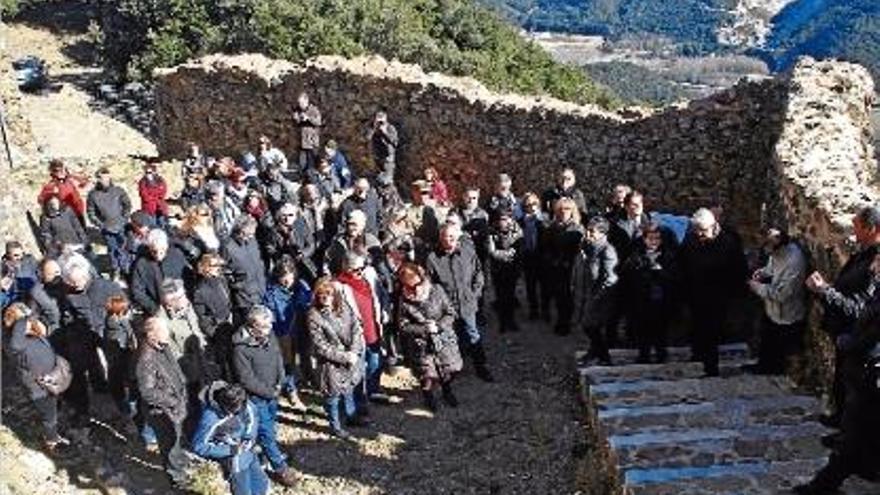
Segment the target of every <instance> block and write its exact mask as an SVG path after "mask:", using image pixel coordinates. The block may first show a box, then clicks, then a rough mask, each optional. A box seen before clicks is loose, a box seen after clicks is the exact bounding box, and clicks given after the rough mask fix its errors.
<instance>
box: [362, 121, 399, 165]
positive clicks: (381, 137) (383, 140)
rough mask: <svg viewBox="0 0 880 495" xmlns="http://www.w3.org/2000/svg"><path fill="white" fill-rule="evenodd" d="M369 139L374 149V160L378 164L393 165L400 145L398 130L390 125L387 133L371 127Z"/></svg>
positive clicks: (368, 134)
mask: <svg viewBox="0 0 880 495" xmlns="http://www.w3.org/2000/svg"><path fill="white" fill-rule="evenodd" d="M367 139H369V140H370V145H371V147H372V149H373V160H374V161H375V162H376V163H377V164H381V163H387V162H391V163H393V162H394V160H395V157H396V155H397V146H398V144H400V140H399V138H398V134H397V129H396V128H395V127H394V126H393V125H391V124H388V128H387V131H386V132H382V131H380V130H378V129H376V128H375V126H374V127H371V128H370V130H369V132H368V133H367Z"/></svg>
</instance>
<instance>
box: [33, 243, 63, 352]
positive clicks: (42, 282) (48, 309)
mask: <svg viewBox="0 0 880 495" xmlns="http://www.w3.org/2000/svg"><path fill="white" fill-rule="evenodd" d="M39 276H40V279H39V280H38V281H37V283H36V284H34V286H33V287H32V288H31V291H30V294H29V296H28V306H30V308H31V310H32V311H33V312H34V313H35V314H36V316H37V317H38V318H39V319H40V321H42V322H43V323H44V324H45V325H46V330H47V331H48V332H49V334H50V335H51V334H52V332H54V331H55V330H57V329H58V328H59V327H60V326H61V308H60V304H61V300H62V299H63V298H64V292H65V288H64V282H63V280H62V279H61V265H60V264H59V263H58V262H57V261H55V260H53V259H52V258H43V261H41V262H40V268H39Z"/></svg>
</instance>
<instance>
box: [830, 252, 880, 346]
mask: <svg viewBox="0 0 880 495" xmlns="http://www.w3.org/2000/svg"><path fill="white" fill-rule="evenodd" d="M878 252H880V245H874V246H869V247H867V248H864V249H861V250H859V252H857V253H855V254H853V255H852V256H850V258H849V259H848V260H846V263H845V264H844V265H843V268H841V269H840V272H838V274H837V277H836V278H835V279H834V283H833V284H831V287H829V288H828V289H826V290H824V291H822V293H820V296H821V301H822V305H823V308H824V309H825V311H824V314H823V318H822V328H823V329H824V330H825V331H826V332H828V333H830V334H831V335H833V336H837V335H840V334H844V333H851V332H852V331H853V330H854V329H855V324H856V321H858V319H859V317H860V316H861V314H862V313H863V312H864V311H865V309H866V307H867V303H868V301H870V300H871V299H872V297H873V290H874V284H873V283H872V282H873V278H874V277H873V275H872V274H871V269H870V266H871V263H872V262H873V261H874V257H875V256H876V255H877V253H878Z"/></svg>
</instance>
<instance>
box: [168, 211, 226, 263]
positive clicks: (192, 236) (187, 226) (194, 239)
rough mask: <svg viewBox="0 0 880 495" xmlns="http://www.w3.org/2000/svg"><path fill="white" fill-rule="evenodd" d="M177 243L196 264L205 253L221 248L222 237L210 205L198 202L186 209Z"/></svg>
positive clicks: (190, 261) (191, 261)
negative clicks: (219, 234)
mask: <svg viewBox="0 0 880 495" xmlns="http://www.w3.org/2000/svg"><path fill="white" fill-rule="evenodd" d="M177 243H178V245H179V246H180V248H181V250H182V251H183V253H184V254H185V255H186V259H187V261H188V262H189V263H190V265H195V264H196V263H197V262H198V261H199V259H200V258H201V257H202V255H203V254H205V253H216V252H218V251H219V250H220V239H219V237H218V236H217V232H216V231H215V230H214V218H213V215H212V213H211V208H209V207H208V205H206V204H203V203H202V204H197V205H195V206H192V207H190V208H189V209H188V210H187V211H186V215H185V216H184V219H183V222H181V224H180V228H179V229H178V231H177Z"/></svg>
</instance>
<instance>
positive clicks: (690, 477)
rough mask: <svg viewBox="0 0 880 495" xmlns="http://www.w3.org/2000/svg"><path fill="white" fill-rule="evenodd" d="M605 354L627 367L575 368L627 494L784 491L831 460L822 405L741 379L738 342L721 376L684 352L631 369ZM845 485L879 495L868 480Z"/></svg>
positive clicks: (743, 351)
mask: <svg viewBox="0 0 880 495" xmlns="http://www.w3.org/2000/svg"><path fill="white" fill-rule="evenodd" d="M611 354H612V360H613V361H614V362H616V363H633V364H622V365H619V366H610V367H601V366H591V367H584V368H580V369H579V374H580V383H581V386H582V388H583V392H584V394H585V398H586V399H587V401H588V404H591V411H592V414H594V415H595V416H596V418H597V420H598V424H599V425H600V430H601V432H602V433H603V434H604V435H607V438H608V444H609V446H610V448H611V450H612V451H613V455H612V456H611V459H613V462H614V463H616V465H617V469H618V471H619V472H620V475H621V476H620V479H621V480H623V482H622V483H623V488H624V492H625V493H627V494H629V495H655V494H656V495H660V494H663V495H691V494H693V495H696V494H701V495H702V494H707V495H708V494H712V495H728V494H729V495H733V494H737V495H751V494H771V493H786V490H788V489H789V488H791V487H792V486H793V485H795V484H798V483H802V482H806V481H808V480H809V479H810V478H811V477H812V475H813V474H814V473H815V472H816V470H817V469H819V468H820V467H821V466H822V465H824V463H825V462H826V460H827V456H828V453H829V452H828V451H827V450H826V449H824V448H823V447H822V445H821V443H820V438H821V436H822V435H824V434H826V433H829V430H827V429H826V428H824V427H823V426H821V425H820V424H819V423H818V422H816V418H817V416H818V414H819V413H820V411H821V407H820V403H819V401H818V400H817V399H816V398H814V397H810V396H805V395H798V394H796V393H795V392H794V390H793V388H792V386H791V383H790V382H789V381H788V380H787V379H785V378H783V377H768V376H753V375H747V374H742V372H741V369H740V368H741V366H742V364H744V363H747V362H749V361H748V359H749V356H748V348H747V347H746V346H745V345H744V344H733V345H727V346H724V348H723V349H722V365H721V367H722V376H720V377H704V376H703V373H702V366H701V365H700V364H699V363H690V362H687V361H686V360H687V359H689V357H690V352H689V350H688V349H686V348H674V349H672V350H670V353H669V357H670V361H669V362H668V363H665V364H634V361H635V358H636V357H637V352H636V351H634V350H628V349H627V350H615V351H612V353H611ZM845 488H846V489H847V490H850V491H848V492H847V493H852V494H859V495H867V494H869V493H870V494H874V495H877V494H880V485H873V484H870V483H867V482H864V481H858V480H853V481H849V482H848V483H847V485H846V486H845Z"/></svg>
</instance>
